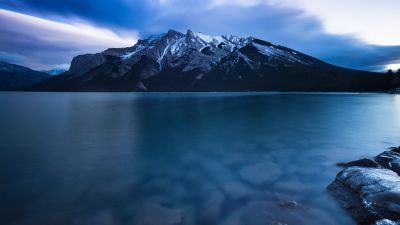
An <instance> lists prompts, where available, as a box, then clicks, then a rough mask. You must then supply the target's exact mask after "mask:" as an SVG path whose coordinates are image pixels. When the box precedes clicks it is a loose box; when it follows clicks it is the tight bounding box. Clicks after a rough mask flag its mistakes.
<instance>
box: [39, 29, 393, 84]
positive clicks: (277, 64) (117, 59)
mask: <svg viewBox="0 0 400 225" xmlns="http://www.w3.org/2000/svg"><path fill="white" fill-rule="evenodd" d="M392 85H393V80H392V77H390V76H387V75H382V74H378V73H370V72H363V71H355V70H349V69H344V68H340V67H336V66H333V65H330V64H327V63H324V62H322V61H320V60H318V59H315V58H313V57H310V56H307V55H305V54H302V53H301V52H298V51H295V50H292V49H289V48H286V47H283V46H279V45H274V44H272V43H270V42H266V41H263V40H260V39H257V38H254V37H237V36H228V35H222V36H210V35H205V34H202V33H196V32H192V31H191V30H188V31H187V32H186V33H181V32H178V31H174V30H170V31H168V32H167V33H164V34H162V35H158V36H152V37H149V38H148V39H144V40H139V41H138V42H137V43H136V44H135V45H134V46H132V47H129V48H113V49H107V50H106V51H104V52H101V53H97V54H87V55H80V56H76V57H75V58H74V59H73V60H72V63H71V68H70V70H69V71H67V72H66V73H64V74H62V75H61V76H58V77H55V78H52V79H50V80H49V81H46V82H44V83H42V84H40V85H37V86H35V87H33V88H32V90H54V91H59V90H70V91H377V90H385V89H388V88H389V87H391V86H392Z"/></svg>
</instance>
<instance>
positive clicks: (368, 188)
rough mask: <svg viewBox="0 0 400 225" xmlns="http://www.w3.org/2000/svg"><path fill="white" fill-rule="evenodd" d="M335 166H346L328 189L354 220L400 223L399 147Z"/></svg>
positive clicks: (380, 224) (385, 224) (365, 223)
mask: <svg viewBox="0 0 400 225" xmlns="http://www.w3.org/2000/svg"><path fill="white" fill-rule="evenodd" d="M338 165H339V166H342V167H344V168H345V169H344V170H343V171H341V172H340V173H339V174H338V175H337V177H336V179H335V181H334V182H333V183H331V184H330V185H329V186H328V188H327V190H328V192H329V193H330V194H331V195H332V196H333V197H334V198H335V199H336V200H337V201H338V203H339V204H340V205H341V206H342V207H343V208H345V209H346V210H347V211H348V212H349V213H350V214H351V216H352V217H353V218H354V220H355V221H356V222H357V223H359V224H361V225H370V224H376V225H398V224H400V176H399V174H400V147H398V148H392V149H390V150H389V151H385V152H383V153H381V154H379V155H378V156H376V157H374V158H373V159H360V160H357V161H353V162H349V163H340V164H338Z"/></svg>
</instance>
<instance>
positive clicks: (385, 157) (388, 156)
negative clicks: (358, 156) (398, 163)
mask: <svg viewBox="0 0 400 225" xmlns="http://www.w3.org/2000/svg"><path fill="white" fill-rule="evenodd" d="M397 159H400V153H397V152H395V151H392V150H391V151H385V152H383V153H382V154H379V155H378V156H377V157H375V161H376V162H377V163H379V165H381V166H383V167H385V168H391V166H390V163H391V162H392V161H394V160H397Z"/></svg>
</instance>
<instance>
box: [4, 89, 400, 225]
mask: <svg viewBox="0 0 400 225" xmlns="http://www.w3.org/2000/svg"><path fill="white" fill-rule="evenodd" d="M0 134H1V136H0V181H1V183H0V184H1V185H0V220H1V221H0V224H3V225H8V224H12V225H25V224H41V225H47V224H49V225H50V224H58V225H63V224H82V225H119V224H121V225H123V224H127V225H135V224H138V225H172V224H187V225H190V224H201V225H203V224H205V225H208V224H210V225H212V224H221V225H237V224H243V225H253V224H254V225H259V224H260V225H261V224H262V225H273V224H275V225H277V224H296V225H298V224H353V223H352V222H351V220H350V218H349V216H348V215H347V214H346V212H345V211H343V210H341V209H340V208H339V207H338V206H337V205H336V203H335V202H334V201H333V200H332V199H331V198H330V197H329V196H328V195H327V194H326V193H325V188H326V186H327V185H328V184H329V183H330V182H332V181H333V180H334V178H335V176H336V173H337V172H338V171H339V170H340V168H338V167H337V166H336V165H335V164H336V163H338V162H344V161H352V160H356V159H359V158H362V157H372V156H374V155H377V154H379V153H380V152H382V151H384V150H385V149H386V148H389V147H392V146H398V145H400V96H396V95H387V94H296V93H292V94H280V93H268V94H267V93H258V94H253V93H248V94H228V93H207V94H204V93H203V94H200V93H196V94H194V93H174V94H172V93H154V94H149V93H142V94H141V93H13V92H8V93H7V92H5V93H0Z"/></svg>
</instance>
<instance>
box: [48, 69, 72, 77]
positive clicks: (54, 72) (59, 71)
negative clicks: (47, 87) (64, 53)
mask: <svg viewBox="0 0 400 225" xmlns="http://www.w3.org/2000/svg"><path fill="white" fill-rule="evenodd" d="M67 71H68V70H65V69H52V70H46V71H42V72H44V73H47V74H49V75H50V76H57V75H60V74H62V73H65V72H67Z"/></svg>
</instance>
